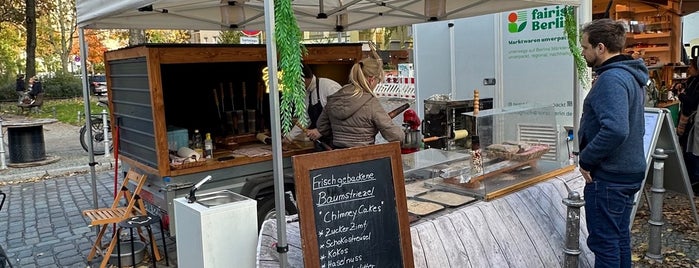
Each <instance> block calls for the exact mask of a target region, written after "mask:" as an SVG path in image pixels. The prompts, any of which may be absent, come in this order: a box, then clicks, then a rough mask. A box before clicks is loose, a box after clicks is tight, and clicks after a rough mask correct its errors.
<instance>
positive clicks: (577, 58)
mask: <svg viewBox="0 0 699 268" xmlns="http://www.w3.org/2000/svg"><path fill="white" fill-rule="evenodd" d="M564 9H565V27H564V29H565V34H566V37H567V38H568V48H569V49H570V54H572V55H573V61H574V63H575V71H576V73H577V74H578V81H580V84H581V85H582V88H583V89H585V90H587V89H588V88H589V85H590V76H589V75H588V73H587V62H586V61H585V58H583V56H582V51H581V50H580V46H579V45H578V22H577V19H576V18H575V8H574V7H572V6H566V7H565V8H564Z"/></svg>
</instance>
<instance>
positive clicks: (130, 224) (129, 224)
mask: <svg viewBox="0 0 699 268" xmlns="http://www.w3.org/2000/svg"><path fill="white" fill-rule="evenodd" d="M156 222H157V223H159V224H160V236H161V238H162V239H163V251H164V252H165V265H166V266H170V260H169V259H168V256H167V245H166V244H165V233H164V231H163V222H162V221H161V220H160V217H158V216H156V215H152V214H150V213H148V216H134V217H131V218H128V219H126V220H123V221H121V222H119V224H117V226H119V228H118V229H117V232H116V235H117V255H118V257H117V265H118V266H119V267H121V238H119V235H118V234H119V233H121V229H122V228H129V233H130V235H131V265H132V266H133V267H136V257H135V252H134V251H135V250H134V243H133V228H140V227H145V228H146V230H148V238H149V239H150V240H151V241H150V250H151V251H150V252H151V259H152V260H153V268H155V267H156V261H157V260H156V257H155V256H156V255H155V252H156V250H157V248H158V245H156V244H155V240H154V238H153V230H152V229H151V228H150V226H151V225H152V224H155V223H156Z"/></svg>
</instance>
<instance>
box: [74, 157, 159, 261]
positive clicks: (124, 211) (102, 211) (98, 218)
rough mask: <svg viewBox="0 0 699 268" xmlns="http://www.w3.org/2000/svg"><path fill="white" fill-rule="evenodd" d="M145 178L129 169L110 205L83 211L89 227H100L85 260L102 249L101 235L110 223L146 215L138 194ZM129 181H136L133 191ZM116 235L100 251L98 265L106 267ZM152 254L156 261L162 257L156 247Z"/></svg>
mask: <svg viewBox="0 0 699 268" xmlns="http://www.w3.org/2000/svg"><path fill="white" fill-rule="evenodd" d="M146 178H147V176H146V175H141V174H138V173H137V172H135V171H133V170H129V172H127V173H126V176H125V177H124V182H123V183H122V185H121V189H120V190H119V193H118V195H117V196H116V197H115V198H114V202H112V206H111V207H109V208H97V209H88V210H84V211H83V215H84V216H86V217H88V218H89V219H90V225H89V227H92V226H99V228H100V231H99V233H98V234H97V238H96V239H95V243H94V244H93V245H92V248H91V249H90V253H89V254H88V255H87V261H91V260H92V258H93V257H95V254H96V253H97V251H100V252H102V251H103V250H102V249H103V245H102V237H103V236H104V234H105V232H106V230H107V228H108V226H109V225H110V224H116V223H119V222H121V221H123V220H125V219H127V218H129V217H131V216H134V215H148V213H147V212H146V207H145V204H144V203H143V200H142V199H141V198H140V196H139V194H140V193H141V189H142V188H143V185H144V184H145V182H146ZM131 181H134V182H135V183H136V188H135V189H134V191H133V192H131V191H130V190H129V188H128V185H129V182H131ZM122 199H123V200H124V201H125V202H126V206H120V205H119V203H120V202H121V200H122ZM138 233H139V236H140V237H141V240H143V241H146V239H145V237H144V236H143V233H142V232H141V230H140V229H139V230H138ZM118 235H119V234H117V233H116V232H115V233H114V234H113V235H112V239H111V242H110V243H109V245H108V246H107V247H106V250H105V251H104V252H102V253H103V254H102V256H103V260H102V264H101V265H100V267H106V265H107V261H109V256H110V254H112V251H113V250H114V247H115V246H116V243H117V236H118ZM155 241H156V240H155V236H154V235H151V237H150V243H155ZM153 245H157V244H153ZM154 254H155V256H156V260H157V261H160V260H161V259H162V258H161V256H160V253H159V252H158V250H157V247H156V250H155V252H154Z"/></svg>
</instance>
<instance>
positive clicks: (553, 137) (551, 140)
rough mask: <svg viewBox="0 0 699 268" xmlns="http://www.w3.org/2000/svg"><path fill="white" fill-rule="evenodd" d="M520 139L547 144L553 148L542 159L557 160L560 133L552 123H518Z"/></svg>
mask: <svg viewBox="0 0 699 268" xmlns="http://www.w3.org/2000/svg"><path fill="white" fill-rule="evenodd" d="M517 130H518V131H517V133H518V134H519V137H518V138H519V141H524V142H528V143H534V144H546V145H548V146H549V148H551V149H550V150H549V151H548V152H547V153H546V154H544V155H543V156H542V157H541V159H543V160H551V161H556V156H557V155H558V134H557V133H556V132H557V131H556V128H555V127H554V126H552V125H536V124H518V125H517Z"/></svg>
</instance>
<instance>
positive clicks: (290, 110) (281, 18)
mask: <svg viewBox="0 0 699 268" xmlns="http://www.w3.org/2000/svg"><path fill="white" fill-rule="evenodd" d="M274 2H275V3H274V4H275V6H274V15H275V16H274V17H275V20H276V23H275V25H274V38H275V39H276V40H275V41H276V43H277V52H278V53H279V69H281V71H282V74H283V75H282V78H281V81H280V84H281V85H282V87H283V88H284V90H283V91H282V100H281V103H280V105H279V106H280V107H279V108H280V110H281V123H282V133H283V135H285V134H286V133H288V132H289V131H290V130H291V127H292V126H293V123H292V120H293V118H294V117H296V118H298V119H299V123H301V124H302V125H307V124H308V122H306V115H305V114H306V90H305V88H304V86H303V81H302V80H301V60H302V57H303V55H304V54H306V51H305V49H304V47H303V44H302V43H301V29H300V28H299V26H298V23H297V22H296V18H295V17H294V10H293V9H292V8H291V1H287V0H276V1H274ZM270 73H273V71H272V70H270Z"/></svg>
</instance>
